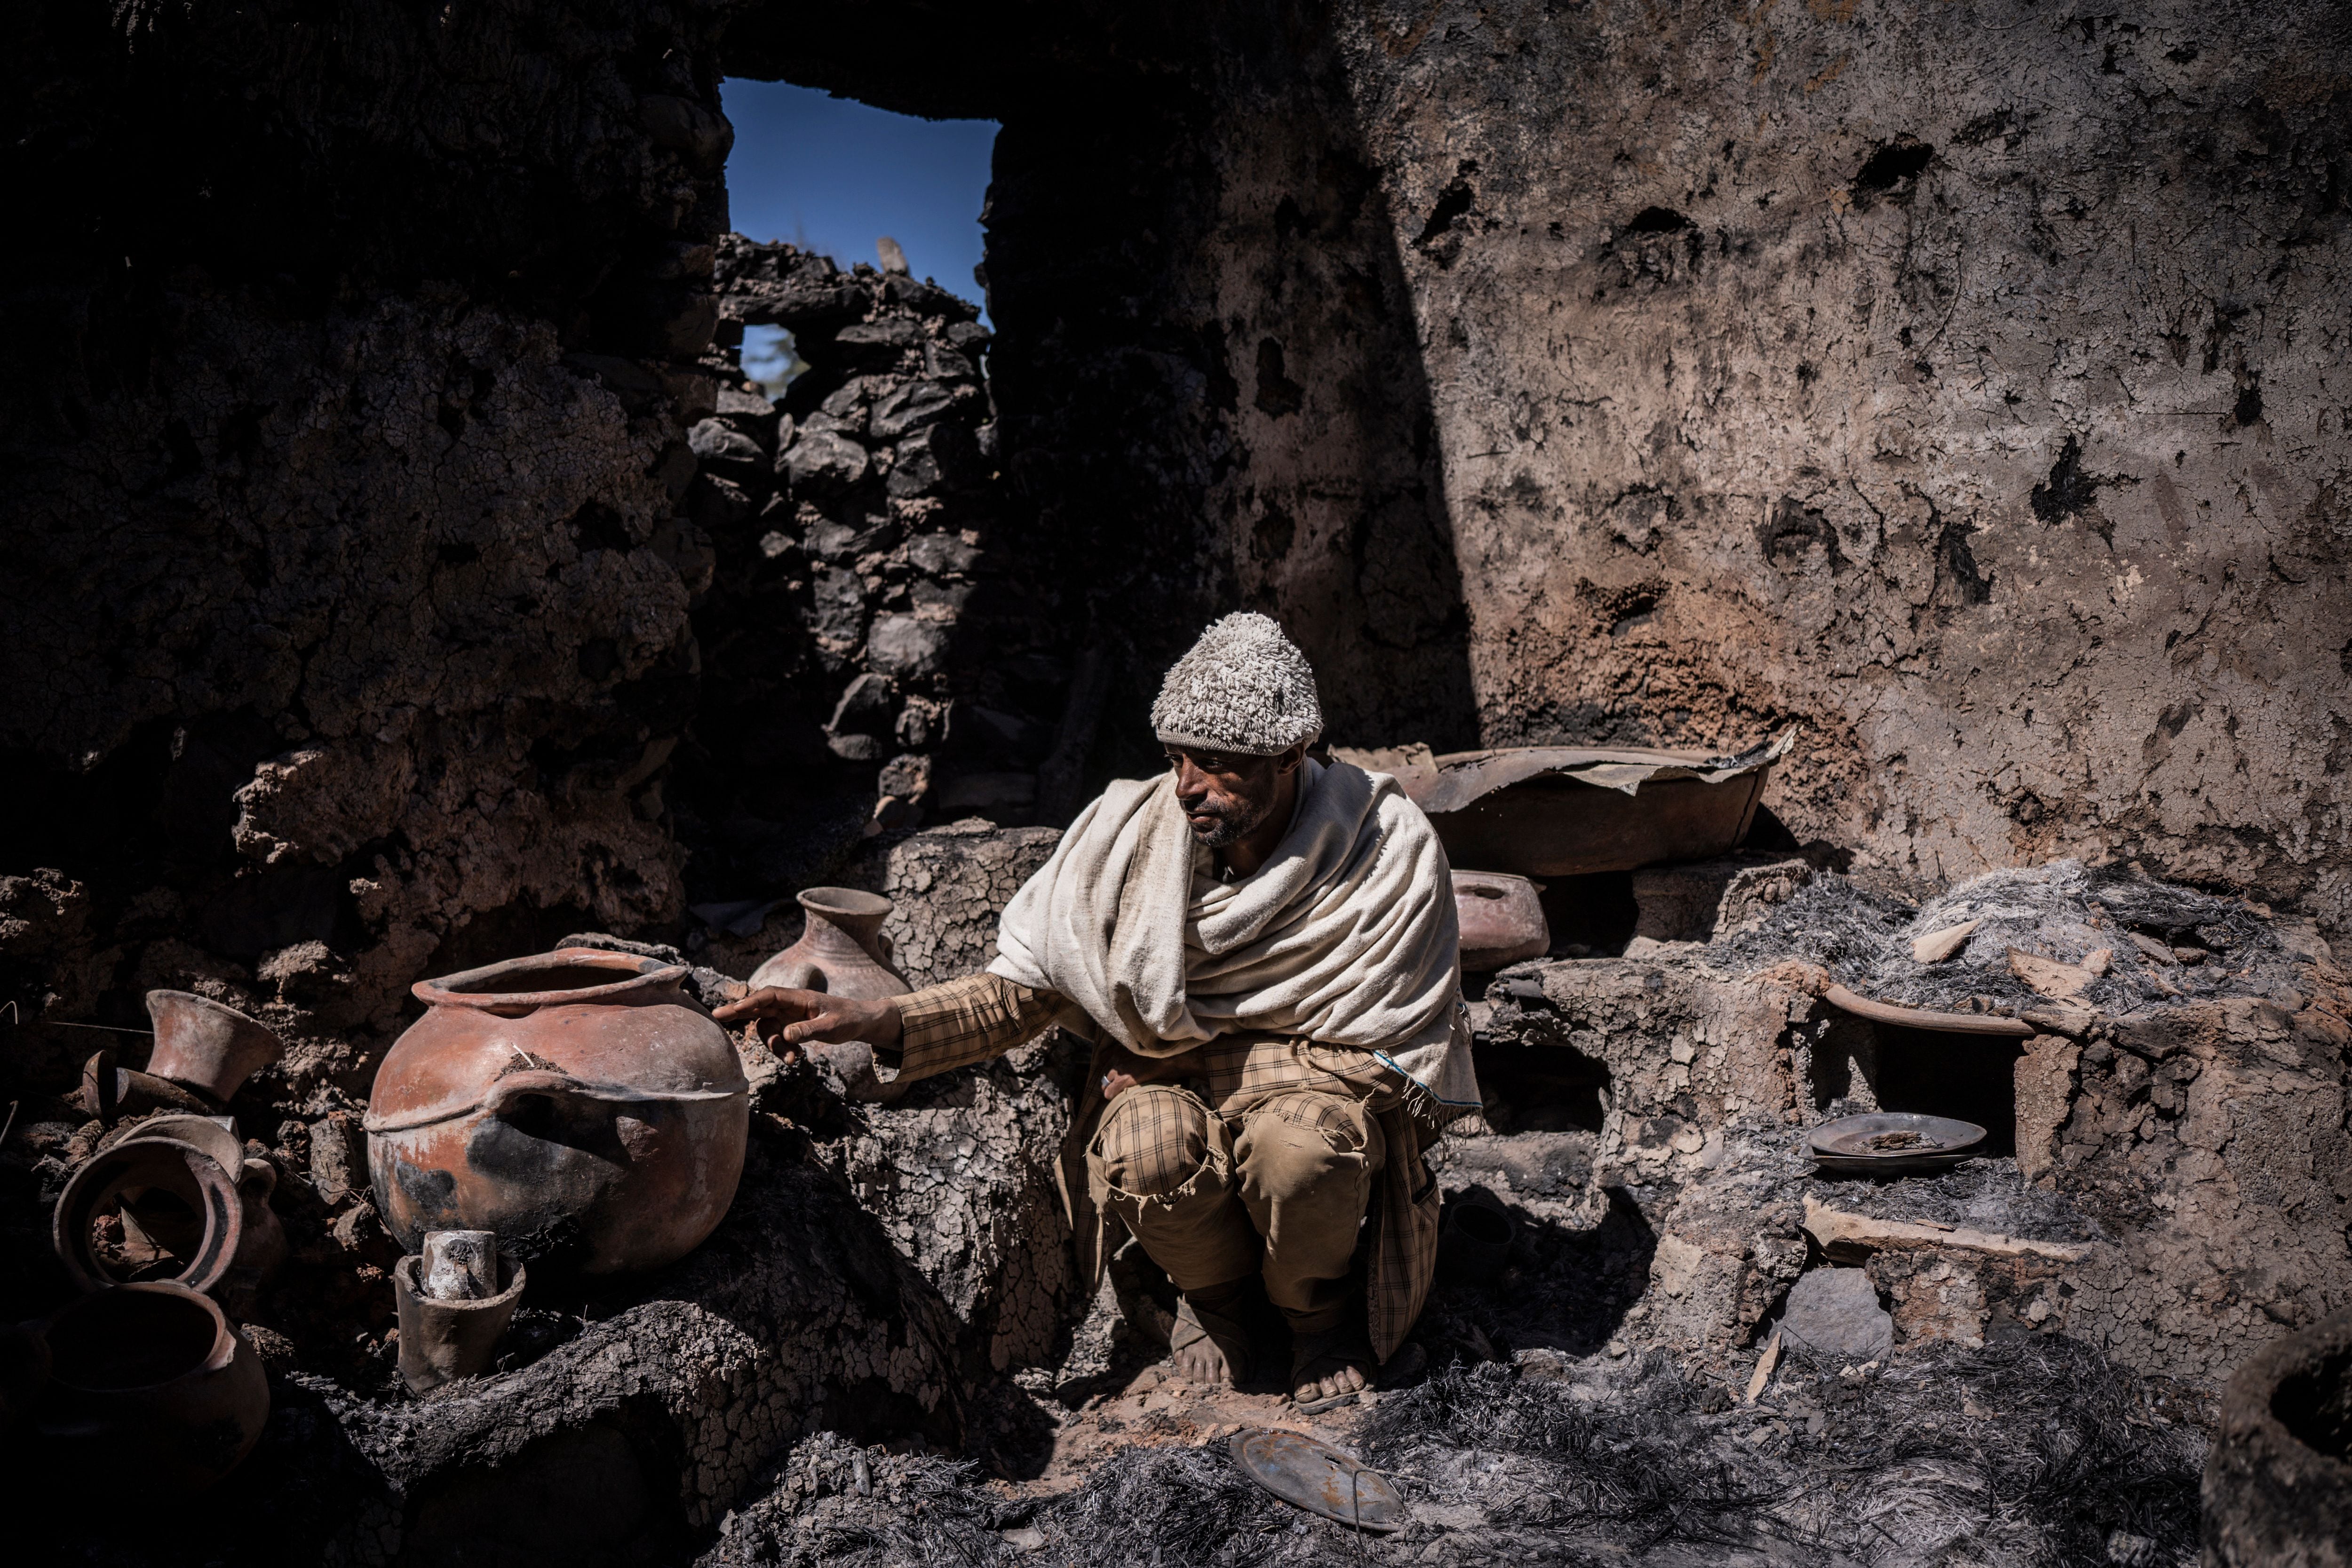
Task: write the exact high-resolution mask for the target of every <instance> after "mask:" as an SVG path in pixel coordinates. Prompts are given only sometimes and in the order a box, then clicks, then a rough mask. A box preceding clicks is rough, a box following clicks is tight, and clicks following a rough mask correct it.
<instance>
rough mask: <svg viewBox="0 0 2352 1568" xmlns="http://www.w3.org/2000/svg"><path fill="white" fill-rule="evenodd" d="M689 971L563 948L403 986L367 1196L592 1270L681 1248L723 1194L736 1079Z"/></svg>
mask: <svg viewBox="0 0 2352 1568" xmlns="http://www.w3.org/2000/svg"><path fill="white" fill-rule="evenodd" d="M688 973H689V971H688V969H687V967H686V966H685V965H683V964H668V965H664V964H662V963H659V962H658V961H656V960H654V959H649V958H639V957H636V956H635V955H633V954H629V953H621V952H599V951H594V950H591V949H587V948H565V949H561V950H559V951H557V952H551V953H544V954H541V955H540V956H538V957H534V958H517V959H509V960H508V961H507V962H506V963H494V964H491V965H489V966H488V967H487V968H484V969H474V970H468V971H467V972H466V973H462V974H452V975H447V976H446V977H444V978H442V979H439V980H423V981H419V982H417V984H415V986H414V987H413V989H414V991H415V994H416V996H417V999H418V1000H420V1001H422V1002H424V1003H425V1007H426V1012H425V1016H424V1017H422V1018H420V1019H418V1020H417V1021H416V1022H415V1024H414V1025H412V1026H410V1027H409V1030H408V1032H407V1033H406V1034H404V1035H403V1036H401V1037H400V1039H399V1041H398V1042H397V1043H396V1044H394V1047H392V1050H391V1052H390V1054H389V1055H387V1056H386V1057H385V1058H384V1060H383V1067H382V1068H380V1069H379V1070H378V1071H377V1073H376V1079H375V1089H374V1092H373V1096H372V1097H371V1099H370V1100H369V1102H368V1114H367V1121H366V1123H365V1126H366V1129H367V1135H368V1170H369V1173H370V1174H371V1176H372V1177H373V1181H374V1185H375V1201H376V1207H377V1209H378V1210H379V1211H380V1212H381V1213H382V1215H383V1219H384V1223H385V1224H386V1225H388V1226H390V1227H391V1228H392V1233H393V1234H394V1236H395V1237H398V1238H399V1240H400V1244H401V1246H402V1247H403V1248H404V1249H405V1250H407V1251H410V1252H415V1251H416V1250H417V1248H418V1246H419V1244H420V1242H421V1240H422V1238H423V1237H424V1235H425V1232H426V1231H429V1230H487V1231H493V1232H495V1233H497V1235H498V1237H499V1245H500V1247H501V1250H503V1251H504V1252H506V1253H507V1254H509V1256H512V1257H515V1258H520V1259H524V1260H527V1261H530V1262H532V1263H534V1264H535V1263H537V1262H538V1261H539V1260H541V1259H546V1260H548V1261H550V1262H551V1263H553V1264H555V1265H557V1266H558V1267H562V1268H579V1269H581V1270H582V1271H583V1272H585V1273H590V1274H609V1273H614V1272H618V1271H620V1270H624V1269H632V1268H656V1267H658V1266H659V1265H661V1264H664V1263H667V1262H670V1261H671V1260H672V1259H674V1258H680V1257H683V1256H684V1255H685V1254H687V1253H688V1252H690V1251H692V1250H693V1249H694V1248H695V1247H697V1246H698V1245H699V1244H700V1243H701V1241H702V1238H703V1237H707V1236H709V1234H710V1232H711V1230H712V1229H713V1228H714V1227H715V1226H717V1225H718V1224H719V1220H720V1219H721V1218H722V1217H723V1216H724V1215H726V1213H727V1205H729V1204H730V1203H731V1202H733V1201H734V1197H735V1184H736V1183H737V1181H738V1180H740V1178H741V1176H742V1173H743V1141H744V1135H745V1133H746V1132H747V1131H748V1130H749V1127H750V1124H751V1104H750V1091H751V1086H750V1084H748V1083H747V1082H745V1080H744V1078H743V1069H742V1066H741V1064H740V1062H739V1061H738V1060H737V1059H736V1056H735V1047H734V1045H733V1043H732V1042H730V1040H729V1039H728V1037H727V1031H726V1030H724V1029H722V1028H720V1027H719V1025H718V1024H717V1023H715V1022H713V1021H712V1019H711V1016H710V1015H709V1013H707V1012H705V1011H704V1010H703V1009H702V1007H701V1006H700V1005H698V1004H697V1003H695V1002H694V1001H692V1000H691V999H689V998H688V996H687V995H686V994H685V993H684V992H682V991H681V990H680V989H679V983H680V982H681V981H683V980H685V979H686V977H687V975H688Z"/></svg>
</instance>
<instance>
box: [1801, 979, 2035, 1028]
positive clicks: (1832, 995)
mask: <svg viewBox="0 0 2352 1568" xmlns="http://www.w3.org/2000/svg"><path fill="white" fill-rule="evenodd" d="M1822 1001H1824V1002H1827V1003H1828V1004H1829V1005H1831V1006H1832V1007H1837V1008H1841V1009H1843V1011H1845V1012H1848V1013H1851V1014H1853V1016H1855V1017H1857V1018H1867V1019H1869V1020H1870V1021H1871V1022H1872V1023H1874V1024H1894V1025H1896V1026H1900V1027H1902V1028H1906V1029H1939V1030H1941V1031H1943V1032H1944V1033H1945V1034H1948V1035H2007V1036H2009V1037H2011V1038H2012V1039H2019V1040H2022V1039H2025V1038H2027V1037H2030V1036H2032V1035H2033V1034H2035V1033H2036V1032H2037V1031H2036V1030H2035V1029H2034V1027H2033V1026H2032V1025H2031V1024H2029V1023H2027V1022H2026V1021H2025V1020H2024V1019H2022V1018H2005V1017H2002V1016H2000V1014H1998V1013H1940V1012H1937V1011H1935V1010H1933V1009H1931V1008H1927V1007H1903V1006H1898V1005H1895V1003H1892V1002H1874V1001H1872V1000H1871V999H1870V998H1869V997H1867V996H1859V995H1856V994H1854V993H1853V992H1852V991H1849V990H1847V989H1846V988H1845V987H1844V986H1843V985H1840V984H1837V983H1836V982H1835V981H1832V982H1831V983H1830V985H1829V988H1828V989H1827V990H1825V991H1823V992H1822Z"/></svg>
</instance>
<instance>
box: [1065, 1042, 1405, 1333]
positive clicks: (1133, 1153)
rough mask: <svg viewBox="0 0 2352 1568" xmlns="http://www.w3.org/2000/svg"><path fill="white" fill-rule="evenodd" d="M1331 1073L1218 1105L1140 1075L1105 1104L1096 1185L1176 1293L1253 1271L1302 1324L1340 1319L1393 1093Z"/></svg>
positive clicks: (1315, 1329) (1314, 1327)
mask: <svg viewBox="0 0 2352 1568" xmlns="http://www.w3.org/2000/svg"><path fill="white" fill-rule="evenodd" d="M1366 1059H1367V1060H1368V1061H1369V1058H1366ZM1381 1076H1382V1077H1386V1078H1393V1076H1394V1075H1393V1074H1387V1073H1383V1074H1381ZM1325 1079H1326V1081H1325V1083H1324V1084H1322V1085H1318V1087H1314V1088H1306V1087H1298V1088H1282V1089H1273V1090H1271V1091H1270V1092H1259V1093H1253V1094H1250V1095H1247V1096H1245V1097H1242V1096H1236V1097H1232V1100H1231V1104H1232V1108H1231V1109H1229V1110H1226V1111H1225V1112H1223V1114H1220V1113H1218V1112H1217V1111H1214V1110H1211V1109H1210V1107H1209V1104H1208V1102H1207V1100H1204V1099H1203V1098H1202V1094H1201V1093H1200V1092H1197V1091H1196V1090H1195V1089H1193V1088H1192V1087H1189V1086H1187V1085H1184V1084H1181V1083H1142V1084H1138V1085H1136V1086H1135V1087H1134V1088H1132V1089H1128V1090H1126V1091H1125V1092H1124V1093H1122V1094H1120V1095H1119V1096H1118V1099H1116V1100H1112V1101H1111V1102H1110V1104H1109V1106H1108V1108H1106V1109H1105V1110H1104V1112H1103V1118H1102V1123H1101V1125H1100V1127H1099V1128H1097V1131H1096V1133H1095V1136H1094V1139H1093V1141H1092V1142H1090V1143H1089V1144H1088V1145H1087V1165H1088V1166H1089V1168H1090V1173H1091V1174H1092V1176H1093V1177H1094V1181H1095V1185H1096V1188H1097V1191H1101V1190H1103V1189H1108V1197H1107V1201H1106V1202H1105V1204H1104V1206H1105V1208H1107V1209H1108V1211H1109V1212H1110V1213H1112V1214H1115V1215H1118V1217H1119V1218H1120V1219H1121V1220H1122V1221H1124V1222H1125V1223H1126V1225H1127V1228H1128V1229H1129V1231H1130V1232H1132V1233H1133V1234H1134V1236H1135V1238H1136V1239H1137V1240H1138V1241H1139V1242H1141V1243H1142V1244H1143V1250H1144V1251H1145V1252H1147V1253H1149V1254H1150V1258H1151V1260H1152V1261H1153V1262H1154V1263H1157V1264H1158V1265H1160V1268H1163V1269H1165V1270H1167V1273H1168V1277H1169V1279H1172V1280H1174V1281H1175V1283H1176V1288H1177V1289H1180V1290H1201V1289H1208V1288H1209V1287H1211V1286H1216V1285H1224V1284H1228V1283H1231V1282H1232V1281H1234V1280H1237V1279H1246V1278H1248V1277H1249V1276H1250V1275H1251V1274H1253V1273H1255V1274H1258V1275H1260V1276H1261V1277H1262V1278H1263V1279H1265V1293H1266V1296H1267V1298H1268V1299H1269V1300H1272V1301H1273V1302H1274V1304H1275V1305H1276V1307H1279V1308H1281V1309H1282V1312H1283V1315H1284V1317H1285V1318H1286V1319H1287V1320H1288V1321H1289V1323H1290V1326H1291V1328H1292V1330H1293V1331H1297V1332H1301V1333H1320V1332H1323V1331H1327V1330H1329V1329H1332V1328H1336V1327H1338V1326H1339V1322H1340V1320H1341V1318H1342V1316H1343V1315H1344V1313H1345V1311H1346V1309H1347V1306H1348V1304H1349V1297H1350V1294H1351V1293H1350V1291H1349V1276H1348V1265H1349V1259H1350V1258H1352V1257H1353V1256H1354V1254H1355V1250H1356V1239H1357V1231H1358V1229H1359V1227H1360V1226H1361V1224H1362V1222H1363V1218H1364V1210H1365V1206H1366V1205H1368V1204H1369V1203H1370V1201H1371V1196H1372V1192H1373V1178H1374V1177H1375V1176H1376V1175H1377V1174H1378V1173H1379V1172H1380V1169H1381V1162H1382V1161H1383V1160H1384V1159H1385V1158H1386V1155H1387V1149H1386V1146H1385V1140H1384V1139H1383V1137H1382V1135H1381V1126H1380V1122H1379V1121H1377V1120H1376V1119H1375V1117H1376V1114H1377V1111H1378V1110H1384V1109H1387V1106H1386V1105H1385V1104H1383V1103H1381V1101H1382V1100H1390V1101H1392V1100H1393V1098H1394V1096H1393V1093H1392V1092H1391V1093H1385V1094H1384V1093H1382V1092H1380V1091H1379V1090H1378V1089H1376V1087H1375V1083H1374V1081H1372V1080H1370V1079H1369V1078H1368V1080H1367V1081H1366V1082H1364V1083H1362V1084H1360V1085H1359V1084H1355V1083H1349V1082H1347V1081H1344V1080H1342V1079H1339V1078H1336V1077H1332V1076H1329V1075H1325Z"/></svg>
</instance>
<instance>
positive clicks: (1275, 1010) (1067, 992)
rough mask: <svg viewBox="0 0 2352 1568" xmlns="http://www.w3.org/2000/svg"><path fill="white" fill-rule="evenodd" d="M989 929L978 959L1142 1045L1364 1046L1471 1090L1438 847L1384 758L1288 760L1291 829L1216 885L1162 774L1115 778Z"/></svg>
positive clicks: (1416, 1074) (1438, 1088)
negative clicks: (990, 951)
mask: <svg viewBox="0 0 2352 1568" xmlns="http://www.w3.org/2000/svg"><path fill="white" fill-rule="evenodd" d="M996 944H997V950H998V954H999V956H998V957H997V959H996V962H995V963H992V964H990V965H989V968H990V969H991V970H992V972H993V973H998V974H1002V975H1003V976H1005V977H1006V978H1007V979H1010V980H1013V981H1015V982H1017V983H1019V984H1023V985H1027V986H1031V987H1033V988H1034V989H1038V990H1045V991H1052V992H1055V993H1056V994H1059V995H1060V996H1062V997H1063V998H1064V999H1065V1000H1066V1002H1068V1003H1069V1004H1070V1005H1073V1006H1075V1007H1076V1008H1078V1009H1080V1010H1082V1011H1083V1012H1084V1013H1085V1014H1086V1016H1087V1018H1089V1019H1090V1020H1092V1021H1093V1023H1094V1024H1095V1026H1097V1028H1098V1029H1100V1030H1101V1031H1102V1033H1104V1034H1106V1035H1108V1036H1109V1037H1111V1038H1113V1039H1115V1040H1117V1041H1118V1043H1119V1044H1121V1045H1123V1046H1125V1047H1128V1048H1129V1050H1132V1051H1135V1052H1138V1053H1139V1054H1141V1055H1145V1056H1155V1057H1164V1056H1174V1055H1176V1054H1178V1053H1179V1052H1182V1051H1187V1050H1191V1049H1192V1048H1193V1047H1196V1046H1198V1045H1199V1044H1201V1042H1202V1041H1204V1040H1208V1039H1212V1038H1214V1037H1217V1036H1220V1035H1225V1034H1237V1033H1265V1034H1286V1035H1299V1036H1303V1037H1307V1038H1308V1039H1312V1040H1315V1041H1317V1042H1318V1043H1320V1044H1323V1045H1334V1046H1355V1047H1360V1048H1361V1049H1364V1050H1368V1051H1370V1052H1372V1053H1374V1054H1375V1055H1377V1056H1379V1057H1380V1058H1381V1059H1382V1060H1383V1061H1385V1062H1387V1063H1388V1064H1389V1065H1390V1066H1391V1067H1393V1068H1397V1070H1399V1071H1400V1072H1402V1073H1403V1074H1404V1075H1405V1076H1406V1077H1408V1078H1410V1079H1412V1080H1413V1081H1414V1082H1416V1083H1418V1084H1420V1085H1421V1086H1422V1087H1423V1089H1427V1090H1428V1091H1429V1092H1430V1093H1431V1094H1432V1095H1433V1096H1434V1097H1435V1098H1436V1099H1437V1100H1440V1101H1442V1102H1444V1103H1445V1104H1447V1105H1452V1106H1457V1107H1459V1106H1475V1104H1477V1103H1478V1089H1477V1079H1476V1078H1475V1074H1474V1073H1473V1072H1472V1070H1471V1065H1470V1049H1469V1030H1468V1028H1467V1027H1466V1026H1465V1025H1464V1023H1463V1021H1462V1019H1461V1017H1460V1015H1461V1007H1460V997H1461V974H1460V970H1459V932H1458V931H1457V929H1456V925H1455V919H1454V886H1453V879H1452V877H1451V875H1450V874H1449V872H1448V869H1447V867H1446V863H1445V851H1444V848H1443V847H1441V846H1440V845H1439V843H1438V841H1437V834H1436V832H1435V831H1434V830H1433V828H1431V826H1429V819H1428V818H1427V817H1425V816H1423V815H1422V814H1421V808H1420V807H1419V806H1416V805H1413V804H1412V801H1410V800H1408V799H1406V798H1405V795H1404V792H1403V791H1402V789H1400V788H1398V787H1397V783H1396V781H1395V780H1394V779H1392V778H1391V777H1390V776H1389V775H1388V774H1386V773H1366V772H1364V771H1363V770H1362V769H1361V768H1358V767H1354V766H1351V765H1349V764H1347V763H1334V764H1332V765H1331V766H1329V767H1325V766H1323V765H1322V764H1320V763H1315V762H1312V761H1309V762H1307V763H1304V764H1303V766H1302V771H1301V773H1300V778H1299V801H1298V806H1297V812H1296V814H1295V815H1294V816H1292V818H1291V822H1290V829H1289V831H1288V832H1287V833H1286V834H1285V835H1284V836H1283V837H1282V841H1281V842H1280V843H1279V844H1278V845H1277V846H1276V847H1275V851H1274V854H1273V855H1272V856H1271V857H1270V858H1268V859H1267V861H1266V863H1265V865H1264V866H1262V867H1260V868H1258V869H1257V870H1256V871H1255V872H1254V873H1252V874H1251V875H1249V876H1247V877H1244V878H1241V879H1237V880H1235V881H1232V882H1221V881H1219V880H1218V879H1217V877H1216V874H1215V868H1214V859H1213V857H1212V856H1211V855H1210V853H1209V851H1208V850H1206V849H1205V848H1202V847H1201V845H1200V843H1199V841H1198V840H1196V839H1195V838H1194V837H1192V828H1191V826H1189V825H1188V824H1187V823H1186V822H1185V820H1184V816H1183V811H1182V808H1181V806H1180V805H1178V803H1177V800H1176V791H1175V780H1174V778H1173V776H1172V775H1171V774H1166V773H1163V774H1161V775H1160V777H1158V778H1156V779H1152V780H1148V781H1147V780H1135V779H1125V780H1120V781H1118V782H1117V783H1115V784H1112V785H1111V786H1110V787H1109V788H1108V789H1107V790H1105V791H1104V792H1103V794H1102V795H1101V797H1100V798H1098V799H1097V800H1096V801H1095V802H1094V804H1093V805H1089V806H1087V809H1086V810H1085V811H1084V812H1082V813H1080V814H1079V816H1078V819H1077V821H1076V822H1075V823H1073V824H1071V826H1070V830H1069V831H1068V832H1067V833H1066V834H1064V835H1063V837H1062V841H1061V844H1060V845H1059V846H1058V847H1056V848H1055V851H1054V855H1053V858H1051V859H1050V860H1048V861H1046V862H1045V865H1044V866H1043V867H1041V868H1039V869H1038V871H1037V874H1036V875H1035V876H1034V877H1032V878H1030V879H1029V880H1028V882H1027V883H1026V884H1025V885H1024V886H1023V888H1022V889H1021V890H1020V891H1019V892H1018V893H1016V894H1014V895H1013V901H1012V902H1011V903H1010V904H1008V905H1007V906H1005V910H1004V916H1003V921H1001V922H1000V924H999V926H998V930H997V938H996Z"/></svg>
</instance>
